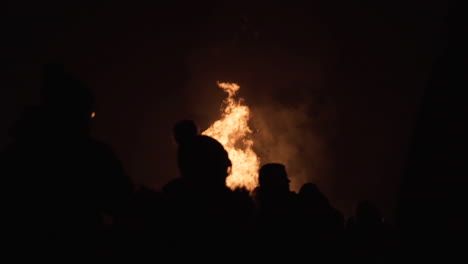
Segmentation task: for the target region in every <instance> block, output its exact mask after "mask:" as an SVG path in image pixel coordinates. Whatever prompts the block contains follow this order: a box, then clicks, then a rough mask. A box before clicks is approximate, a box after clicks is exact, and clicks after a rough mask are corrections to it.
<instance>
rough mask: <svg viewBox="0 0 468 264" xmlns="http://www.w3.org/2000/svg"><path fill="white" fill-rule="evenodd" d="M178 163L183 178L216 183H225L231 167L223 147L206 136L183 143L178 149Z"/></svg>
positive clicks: (194, 137) (198, 136) (196, 137)
mask: <svg viewBox="0 0 468 264" xmlns="http://www.w3.org/2000/svg"><path fill="white" fill-rule="evenodd" d="M178 163H179V164H178V165H179V169H180V172H181V174H182V176H183V177H192V178H193V177H198V179H200V180H209V181H216V182H221V181H222V182H225V179H226V177H227V176H228V174H229V168H230V167H231V160H230V159H229V156H228V153H227V152H226V150H225V149H224V147H223V145H221V143H219V142H218V141H217V140H216V139H214V138H212V137H208V136H204V135H196V136H193V137H191V138H190V139H189V140H186V141H185V140H183V141H182V144H180V145H179V149H178Z"/></svg>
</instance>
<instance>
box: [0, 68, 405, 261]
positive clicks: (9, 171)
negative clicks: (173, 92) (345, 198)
mask: <svg viewBox="0 0 468 264" xmlns="http://www.w3.org/2000/svg"><path fill="white" fill-rule="evenodd" d="M41 89H42V90H41V102H40V104H38V105H36V106H33V107H29V108H27V109H26V110H25V112H24V113H23V116H22V118H21V119H20V120H18V122H17V123H16V124H15V126H14V127H13V128H12V130H11V133H12V134H11V135H12V137H13V139H14V141H13V142H12V143H11V144H10V145H8V146H7V147H6V149H5V150H4V151H3V152H2V156H1V167H0V168H1V170H2V171H1V174H2V177H3V179H4V180H7V181H9V182H8V184H7V186H12V187H11V188H9V190H6V193H7V194H8V196H9V197H10V198H11V199H14V200H15V201H14V202H15V204H14V206H13V205H12V206H10V207H9V208H8V209H9V212H8V214H6V218H7V220H8V223H9V224H8V225H7V226H8V228H7V229H8V230H7V231H9V235H11V236H10V237H11V241H12V243H14V244H15V245H18V246H20V247H21V248H31V249H34V250H37V251H40V252H41V254H52V255H54V254H55V255H56V254H75V255H76V254H78V255H93V256H104V257H121V256H125V255H134V254H137V255H140V256H141V255H147V256H153V257H154V256H155V255H157V256H165V257H171V258H172V259H173V260H177V259H179V258H185V257H191V258H195V257H200V258H201V259H204V260H207V259H210V258H214V256H222V257H223V259H224V258H226V257H229V258H231V259H232V258H236V257H241V258H244V259H245V258H248V259H249V260H252V259H253V258H257V259H258V260H265V261H266V260H268V261H270V260H275V259H277V258H284V257H290V258H292V257H306V258H308V259H310V260H311V261H312V260H320V261H319V262H321V263H323V262H325V263H327V262H328V263H331V262H342V261H358V262H360V263H393V262H394V261H395V258H396V256H397V254H396V252H398V237H397V234H398V232H396V229H395V228H394V227H393V226H392V225H389V224H388V223H386V222H385V221H384V217H383V216H382V214H381V212H380V211H379V209H378V208H377V207H376V206H375V205H374V204H373V203H372V202H371V201H362V202H361V203H360V204H359V205H358V206H357V207H356V211H355V214H354V215H353V216H352V217H351V218H349V219H345V217H344V215H343V214H342V213H341V212H340V211H339V210H338V209H337V208H335V207H334V206H333V205H332V204H331V203H330V201H329V200H328V198H327V197H326V195H325V194H324V193H323V192H322V191H321V190H320V188H319V186H317V185H316V184H315V183H312V182H307V183H305V184H304V185H303V186H302V187H301V188H300V190H299V191H298V192H294V191H292V190H291V189H290V186H289V183H290V179H289V176H288V173H287V168H286V167H285V166H284V165H283V164H280V163H265V164H263V165H262V166H261V168H260V170H259V172H258V183H259V184H258V186H257V187H256V188H255V189H254V190H253V191H251V192H249V191H248V190H245V189H242V188H238V189H235V190H231V189H230V188H228V187H227V186H226V177H227V176H228V175H229V171H230V169H231V165H232V164H231V161H230V159H229V156H228V153H227V152H226V150H225V149H224V147H223V146H222V145H221V144H220V143H219V142H218V141H217V140H215V139H214V138H211V137H208V136H205V135H201V134H200V133H199V132H198V128H197V125H196V124H195V122H194V121H192V120H181V121H179V122H177V123H176V124H174V127H173V128H172V129H173V135H174V139H175V141H176V142H177V156H176V157H174V159H177V165H178V169H179V176H178V177H177V178H174V179H173V180H172V181H170V182H168V183H167V184H166V185H165V186H163V188H162V189H161V191H155V190H151V189H148V188H139V189H136V188H135V187H134V186H133V183H132V181H131V180H130V177H129V176H128V175H126V173H125V170H124V168H123V165H122V163H121V162H120V161H119V159H118V158H117V157H116V156H115V154H114V153H113V151H112V149H111V148H110V147H109V146H108V145H106V144H105V143H103V142H99V141H97V140H95V139H93V138H92V137H91V136H90V133H89V123H90V120H91V119H92V115H93V112H94V98H93V95H92V93H91V90H90V89H89V88H88V87H87V86H86V85H85V84H84V83H82V82H81V81H79V80H77V79H75V78H74V77H73V76H72V75H70V74H68V73H67V72H66V71H65V69H64V67H63V66H62V65H59V64H52V65H48V66H47V67H46V68H45V72H44V84H43V86H42V88H41ZM19 186H21V190H18V188H17V187H19ZM12 197H14V198H12ZM28 246H30V247H28ZM216 258H218V257H216ZM223 259H221V261H223ZM218 260H219V259H218Z"/></svg>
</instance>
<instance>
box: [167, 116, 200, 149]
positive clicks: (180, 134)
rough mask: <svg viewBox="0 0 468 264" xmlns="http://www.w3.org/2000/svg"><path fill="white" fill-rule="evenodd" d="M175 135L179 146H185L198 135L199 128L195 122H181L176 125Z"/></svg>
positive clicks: (174, 128)
mask: <svg viewBox="0 0 468 264" xmlns="http://www.w3.org/2000/svg"><path fill="white" fill-rule="evenodd" d="M173 134H174V139H175V140H176V142H177V144H183V143H184V142H187V141H188V140H190V139H191V138H193V137H194V136H196V135H198V128H197V125H196V124H195V122H194V121H193V120H181V121H179V122H177V123H176V124H175V125H174V127H173Z"/></svg>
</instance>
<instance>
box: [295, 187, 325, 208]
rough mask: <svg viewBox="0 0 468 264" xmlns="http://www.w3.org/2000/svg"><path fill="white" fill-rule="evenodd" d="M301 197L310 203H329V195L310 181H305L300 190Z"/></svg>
mask: <svg viewBox="0 0 468 264" xmlns="http://www.w3.org/2000/svg"><path fill="white" fill-rule="evenodd" d="M298 194H299V197H300V198H301V199H302V200H305V201H307V202H308V203H314V204H317V205H319V204H320V205H328V199H327V197H326V196H325V195H324V194H323V193H322V192H321V191H320V190H319V188H318V187H317V185H316V184H314V183H311V182H308V183H304V184H303V185H302V186H301V189H300V190H299V193H298Z"/></svg>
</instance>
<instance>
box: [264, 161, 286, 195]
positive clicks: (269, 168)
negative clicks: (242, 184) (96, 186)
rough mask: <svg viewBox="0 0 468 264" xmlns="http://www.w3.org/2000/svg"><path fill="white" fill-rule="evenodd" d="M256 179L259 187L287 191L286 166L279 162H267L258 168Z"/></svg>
mask: <svg viewBox="0 0 468 264" xmlns="http://www.w3.org/2000/svg"><path fill="white" fill-rule="evenodd" d="M258 181H259V184H260V188H262V189H263V190H271V191H275V192H289V182H290V180H289V178H288V174H287V173H286V167H285V166H284V165H283V164H280V163H268V164H265V165H263V166H262V167H261V168H260V171H259V175H258Z"/></svg>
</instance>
